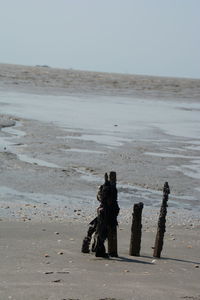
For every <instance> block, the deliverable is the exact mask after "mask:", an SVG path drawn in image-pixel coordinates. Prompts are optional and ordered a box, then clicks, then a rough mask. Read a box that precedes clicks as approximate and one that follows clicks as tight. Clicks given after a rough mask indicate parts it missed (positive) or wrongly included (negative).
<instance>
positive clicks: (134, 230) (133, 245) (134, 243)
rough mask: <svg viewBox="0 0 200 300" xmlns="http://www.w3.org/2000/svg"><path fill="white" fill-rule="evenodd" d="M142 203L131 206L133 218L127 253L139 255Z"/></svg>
mask: <svg viewBox="0 0 200 300" xmlns="http://www.w3.org/2000/svg"><path fill="white" fill-rule="evenodd" d="M143 206H144V205H143V203H142V202H140V203H136V204H134V207H133V214H132V215H133V219H132V226H131V241H130V249H129V255H132V256H140V247H141V236H142V209H143Z"/></svg>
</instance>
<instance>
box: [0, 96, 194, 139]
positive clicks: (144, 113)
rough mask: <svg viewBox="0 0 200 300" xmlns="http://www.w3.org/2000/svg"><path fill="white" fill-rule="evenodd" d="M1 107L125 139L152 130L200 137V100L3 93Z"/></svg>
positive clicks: (6, 112) (24, 116)
mask: <svg viewBox="0 0 200 300" xmlns="http://www.w3.org/2000/svg"><path fill="white" fill-rule="evenodd" d="M5 103H6V104H7V105H5ZM0 107H1V113H4V114H12V115H15V116H18V117H22V118H27V119H35V120H39V121H44V122H54V123H56V124H57V125H59V126H62V127H65V128H74V129H82V130H85V131H92V132H93V133H94V134H95V132H100V133H106V135H110V136H112V138H113V137H114V136H118V137H119V136H121V135H122V134H123V137H124V138H126V137H129V138H130V137H131V138H133V139H134V138H138V137H140V138H142V137H143V135H145V132H146V131H148V132H149V130H150V129H161V130H163V131H164V132H166V133H167V134H171V135H175V136H180V137H187V138H194V139H198V138H199V136H200V122H199V110H200V103H196V102H195V103H189V104H188V103H183V102H180V100H179V101H173V102H172V101H167V100H164V101H163V100H162V101H159V100H149V99H148V100H141V99H131V98H122V97H120V98H119V97H111V96H110V97H108V96H107V97H105V96H95V97H92V96H87V97H84V96H82V97H75V96H51V95H48V96H47V95H33V94H24V93H23V94H22V93H21V94H20V93H6V92H0ZM91 138H92V137H91ZM93 139H94V140H96V138H95V135H94V137H93ZM105 143H107V144H109V142H108V141H105Z"/></svg>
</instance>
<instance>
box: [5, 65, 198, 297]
mask: <svg viewBox="0 0 200 300" xmlns="http://www.w3.org/2000/svg"><path fill="white" fill-rule="evenodd" d="M0 88H1V91H3V92H4V94H5V93H7V92H8V93H10V92H14V93H16V95H17V93H25V94H26V93H28V94H31V93H32V94H38V95H45V94H48V95H76V96H78V95H84V96H89V95H90V96H91V95H103V96H104V95H109V96H115V95H117V96H123V97H125V96H126V97H130V96H131V97H140V98H142V99H146V100H147V101H148V99H152V98H153V99H159V100H160V99H161V100H162V101H166V100H167V101H172V100H173V99H176V100H178V101H181V102H184V103H191V102H192V103H195V102H196V103H199V99H200V98H199V94H200V80H192V79H174V78H172V79H171V78H158V77H157V78H155V77H145V76H133V75H120V74H103V73H91V72H83V71H73V70H56V69H51V68H47V67H24V66H13V65H0ZM0 105H1V109H2V113H1V122H0V125H1V128H2V130H1V131H0V138H1V139H2V140H1V141H3V142H2V143H3V144H2V145H1V147H3V148H2V149H1V151H0V163H1V164H0V168H1V172H0V181H1V188H0V191H1V193H0V201H1V202H0V213H1V216H0V217H1V221H0V259H1V270H0V299H2V300H4V299H16V300H23V299H24V300H26V299H55V300H57V299H58V300H61V299H63V300H64V299H74V300H75V299H80V300H82V299H89V300H99V299H117V300H125V299H127V300H129V299H132V300H133V299H135V300H137V299H138V300H139V299H152V300H153V299H165V300H167V299H193V300H198V299H200V288H199V282H200V273H199V265H200V240H199V228H200V218H199V203H200V200H199V193H200V191H199V189H198V188H199V178H198V176H197V178H194V177H191V176H188V175H187V173H186V174H183V172H181V166H183V165H184V164H186V162H187V164H188V160H187V158H186V157H185V156H189V157H193V160H194V159H196V160H198V158H199V152H198V151H199V150H198V151H197V146H198V145H199V144H195V142H194V139H189V138H180V137H176V136H174V137H172V136H169V135H168V134H164V133H163V132H162V131H159V130H157V131H156V132H154V136H153V137H152V139H151V141H150V140H145V139H143V140H140V139H138V140H135V141H134V142H128V143H124V144H123V145H121V146H119V147H115V148H108V147H106V146H105V145H100V144H97V143H95V142H94V141H93V142H92V141H84V140H81V139H80V140H77V139H74V137H81V135H82V132H81V131H77V130H73V128H71V129H69V130H68V132H67V138H66V130H64V129H62V128H60V127H58V126H56V125H55V124H54V123H46V122H39V121H36V120H30V119H26V118H22V117H19V116H17V115H16V116H14V115H10V116H8V115H5V114H4V113H3V112H4V106H6V105H7V104H6V99H5V100H4V101H1V103H0ZM14 124H16V125H15V126H14V127H13V125H14ZM8 126H11V127H8ZM3 127H5V128H6V129H5V130H4V129H3ZM9 128H10V129H9ZM9 130H10V131H9ZM13 130H16V132H15V133H14V131H13ZM9 138H10V140H9ZM5 141H6V142H7V143H8V144H4V143H5ZM196 142H199V140H198V139H196ZM10 143H11V144H10ZM170 148H171V149H174V150H173V151H174V152H173V151H172V152H173V153H175V154H176V155H175V157H173V156H171V157H170V156H168V157H164V158H163V157H161V158H158V157H156V156H155V155H153V154H152V155H150V156H149V155H146V154H145V153H146V152H149V153H159V152H160V151H163V149H170ZM71 149H76V151H75V152H73V151H71ZM84 149H90V151H88V152H84ZM101 152H103V153H104V154H103V156H102V153H101ZM177 155H178V157H177ZM66 160H67V162H66ZM169 165H173V166H174V167H176V168H178V169H176V168H174V169H173V168H172V169H171V170H170V169H169V170H168V169H167V167H168V166H169ZM59 166H62V167H61V168H60V167H59ZM112 169H114V170H117V174H118V190H119V204H120V206H121V212H120V216H119V228H118V246H119V258H118V259H109V260H105V259H97V258H95V257H94V255H92V254H88V255H85V254H82V253H81V252H80V249H81V243H82V239H83V237H84V235H85V233H86V231H87V223H88V222H89V221H90V220H91V219H92V218H93V216H94V215H95V211H96V206H97V203H96V200H95V195H96V191H97V186H98V185H99V184H101V183H102V177H103V174H104V172H105V171H110V170H112ZM166 180H169V181H170V184H171V185H170V186H171V189H172V194H171V195H170V199H169V209H168V217H167V232H166V235H165V242H164V249H163V253H162V259H159V260H158V259H154V258H153V257H152V252H153V250H152V246H153V245H154V240H155V233H156V226H157V219H158V213H159V206H160V201H161V198H162V192H161V191H162V186H163V183H164V182H165V181H166ZM139 201H143V202H144V203H145V208H144V213H143V236H142V249H141V257H130V256H129V255H128V249H129V241H130V226H131V210H132V204H133V203H135V202H139Z"/></svg>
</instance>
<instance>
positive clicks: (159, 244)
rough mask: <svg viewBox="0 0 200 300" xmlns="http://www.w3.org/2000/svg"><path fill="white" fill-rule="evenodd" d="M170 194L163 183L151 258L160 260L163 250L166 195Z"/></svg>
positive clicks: (166, 185)
mask: <svg viewBox="0 0 200 300" xmlns="http://www.w3.org/2000/svg"><path fill="white" fill-rule="evenodd" d="M169 194H170V188H169V185H168V182H165V184H164V187H163V200H162V205H161V209H160V216H159V220H158V229H157V234H156V240H155V245H154V252H153V256H154V257H157V258H160V255H161V251H162V248H163V243H164V234H165V228H166V226H165V223H166V215H167V207H168V205H167V201H168V195H169Z"/></svg>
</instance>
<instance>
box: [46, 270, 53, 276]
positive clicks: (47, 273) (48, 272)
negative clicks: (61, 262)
mask: <svg viewBox="0 0 200 300" xmlns="http://www.w3.org/2000/svg"><path fill="white" fill-rule="evenodd" d="M53 273H54V272H52V271H47V272H44V274H45V275H50V274H53Z"/></svg>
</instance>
